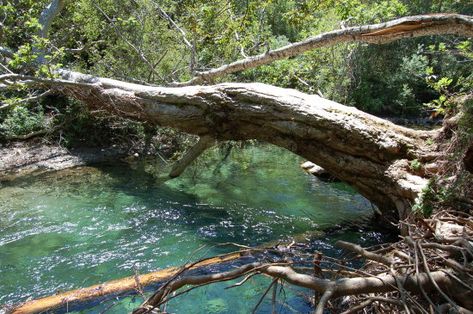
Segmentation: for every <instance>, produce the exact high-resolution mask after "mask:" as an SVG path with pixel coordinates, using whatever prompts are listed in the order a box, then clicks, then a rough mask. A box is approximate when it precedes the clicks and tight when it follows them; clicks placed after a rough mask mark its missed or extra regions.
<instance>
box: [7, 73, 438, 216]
mask: <svg viewBox="0 0 473 314" xmlns="http://www.w3.org/2000/svg"><path fill="white" fill-rule="evenodd" d="M62 76H63V80H53V79H40V78H34V80H33V79H31V81H30V84H34V85H36V86H38V85H39V86H43V87H48V88H51V89H52V90H53V91H55V92H57V93H61V94H64V95H67V96H71V97H74V98H77V99H79V100H81V101H83V102H84V103H86V104H87V105H88V106H89V107H90V109H101V110H107V111H109V112H110V113H112V114H116V115H120V116H126V117H130V118H133V119H137V120H141V121H146V122H149V123H151V124H156V125H160V126H167V127H172V128H176V129H179V130H181V131H184V132H187V133H191V134H196V135H199V136H201V137H203V136H205V137H206V141H208V138H213V139H216V140H249V139H257V140H261V141H264V142H268V143H271V144H274V145H277V146H280V147H284V148H286V149H288V150H290V151H292V152H294V153H295V154H298V155H300V156H302V157H303V158H305V159H307V160H310V161H312V162H314V163H316V164H317V165H320V166H321V167H323V168H324V169H326V170H327V171H328V172H330V173H333V174H334V175H336V176H337V177H338V178H339V179H341V180H343V181H345V182H347V183H349V184H351V185H352V186H353V187H355V188H356V189H357V190H358V191H359V192H360V193H361V194H362V195H364V196H365V197H366V198H368V199H369V200H370V201H372V202H373V203H374V204H376V205H377V206H378V207H379V208H380V209H381V210H383V211H386V210H394V209H397V210H398V213H399V215H400V216H401V217H404V216H405V215H406V214H407V213H406V209H408V208H409V207H410V205H411V204H412V203H413V202H414V200H415V198H416V197H417V195H418V193H419V192H421V190H422V189H423V188H424V187H425V186H426V184H427V178H426V177H423V176H420V175H418V174H416V173H414V171H413V170H412V169H411V167H410V163H411V161H413V160H418V161H419V162H421V163H428V162H429V161H431V160H432V159H433V158H435V157H436V153H435V152H434V151H433V147H432V145H430V146H429V145H427V144H426V140H427V139H431V138H432V137H434V136H436V134H437V132H436V131H417V130H412V129H409V128H405V127H401V126H397V125H395V124H393V123H390V122H388V121H385V120H383V119H380V118H377V117H375V116H372V115H370V114H367V113H364V112H362V111H360V110H357V109H355V108H353V107H347V106H344V105H341V104H338V103H335V102H333V101H330V100H327V99H324V98H321V97H319V96H316V95H308V94H304V93H301V92H298V91H296V90H292V89H284V88H279V87H274V86H270V85H265V84H260V83H250V84H240V83H226V84H220V85H214V86H189V87H149V86H142V85H137V84H131V83H126V82H122V81H116V80H111V79H107V78H97V77H90V76H87V75H84V74H80V73H77V72H66V71H63V72H62ZM10 79H14V76H13V75H10ZM27 79H28V78H26V77H24V76H22V80H23V81H26V82H28V80H27Z"/></svg>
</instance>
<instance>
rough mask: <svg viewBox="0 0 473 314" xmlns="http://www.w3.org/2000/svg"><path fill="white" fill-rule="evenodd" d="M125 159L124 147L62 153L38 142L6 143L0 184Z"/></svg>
mask: <svg viewBox="0 0 473 314" xmlns="http://www.w3.org/2000/svg"><path fill="white" fill-rule="evenodd" d="M127 156H129V153H128V149H126V148H124V147H118V146H112V147H105V148H99V147H78V148H73V149H70V150H69V149H66V148H64V147H61V146H59V145H57V144H51V143H45V142H43V141H42V140H34V141H28V142H14V143H9V144H6V145H4V146H2V147H1V148H0V182H2V181H11V180H14V179H15V178H19V177H23V176H27V175H38V174H43V173H45V172H51V171H59V170H64V169H68V168H72V167H77V166H84V165H88V164H94V163H100V162H105V161H110V160H119V159H120V158H125V157H127Z"/></svg>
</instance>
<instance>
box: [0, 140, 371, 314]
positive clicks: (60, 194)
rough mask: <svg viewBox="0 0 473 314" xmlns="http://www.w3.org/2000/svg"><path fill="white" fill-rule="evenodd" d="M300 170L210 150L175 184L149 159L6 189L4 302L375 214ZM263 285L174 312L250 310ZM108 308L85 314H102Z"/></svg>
mask: <svg viewBox="0 0 473 314" xmlns="http://www.w3.org/2000/svg"><path fill="white" fill-rule="evenodd" d="M301 162H302V160H301V159H300V158H299V157H297V156H295V155H293V154H291V153H289V152H287V151H285V150H282V149H279V148H276V147H272V146H250V147H247V148H244V149H239V150H233V151H232V153H231V154H230V156H229V157H228V158H227V159H226V160H225V161H221V155H219V154H217V153H216V152H210V153H209V154H207V156H205V158H202V159H201V160H200V161H199V162H198V163H197V164H196V165H195V166H194V167H192V168H190V169H188V171H186V173H185V174H184V175H183V176H182V177H181V178H178V179H175V180H171V181H166V182H163V181H162V180H159V179H157V175H158V176H159V174H160V173H163V171H164V169H165V166H164V165H162V164H160V163H158V162H153V163H150V162H147V163H146V164H145V163H134V164H128V163H116V164H112V165H102V166H98V167H83V168H77V169H73V170H66V171H61V172H58V173H53V174H47V175H42V176H38V177H34V178H29V179H25V180H17V181H15V182H12V183H7V184H3V185H1V186H0V304H12V303H15V302H20V301H24V300H26V299H28V298H37V297H40V296H45V295H50V294H54V293H56V292H58V291H63V290H69V289H73V288H78V287H84V286H89V285H92V284H96V283H99V282H103V281H107V280H111V279H115V278H121V277H125V276H129V275H133V274H134V273H135V271H137V272H140V273H144V272H148V271H152V270H156V269H159V268H165V267H168V266H174V265H180V264H183V263H185V262H187V261H188V260H189V259H191V260H195V259H197V258H200V257H203V256H209V255H215V254H219V253H223V252H225V251H229V250H231V249H232V248H229V247H215V246H214V245H216V244H218V243H222V242H236V243H240V244H245V245H259V244H264V243H267V242H271V241H278V240H287V239H291V238H293V237H295V238H296V239H297V240H301V239H304V238H307V239H310V238H313V237H314V236H316V235H319V234H320V231H321V230H323V229H325V228H328V227H333V226H336V225H338V224H342V223H345V222H353V221H355V222H360V223H361V222H362V221H364V220H365V219H366V218H367V217H368V216H369V215H370V214H371V208H370V205H369V203H368V202H367V201H366V200H365V199H363V198H362V197H361V196H359V195H357V194H355V193H354V192H353V191H352V190H351V189H350V188H349V187H347V186H346V185H344V184H340V183H337V184H335V183H332V184H328V183H323V182H320V181H319V180H318V179H316V178H315V177H312V176H309V175H306V174H305V173H303V171H301V170H300V168H299V164H300V163H301ZM351 236H352V237H358V236H360V234H356V233H355V234H353V235H351ZM319 244H320V245H323V243H322V242H320V243H319ZM202 247H204V249H201V250H200V251H198V252H197V253H195V251H196V250H197V249H199V248H202ZM266 286H267V283H266V282H265V281H264V280H262V281H261V280H256V281H255V282H253V283H252V286H251V287H250V288H244V289H230V290H225V291H223V289H222V287H221V286H220V287H219V286H215V287H212V288H206V289H201V290H197V291H196V292H194V293H193V294H191V297H190V298H188V299H186V300H188V301H187V302H175V303H173V304H171V305H173V308H172V312H175V313H186V312H187V313H212V312H214V313H246V312H248V311H250V310H251V309H249V308H251V305H250V304H253V305H254V304H256V302H257V300H258V298H259V295H260V293H258V292H261V291H262V290H264V289H265V288H266ZM289 298H293V299H294V298H295V297H289ZM189 300H191V301H189ZM139 301H140V300H134V299H132V298H128V299H125V300H122V301H120V302H119V303H117V304H115V303H112V305H113V304H115V305H114V307H113V308H112V309H111V310H110V312H111V313H126V312H127V311H128V310H129V309H130V308H133V306H136V303H137V302H139ZM291 302H292V305H293V307H294V308H295V309H297V311H301V312H303V311H305V310H307V305H304V302H303V301H301V300H295V299H294V300H292V301H291ZM106 306H108V305H107V304H105V305H101V306H99V307H96V308H92V309H88V310H84V311H83V312H84V313H100V311H101V310H103V309H104V307H106ZM196 308H198V309H199V310H198V311H195V309H196ZM266 309H267V308H266ZM262 311H263V312H264V307H263V310H262ZM287 311H289V310H287ZM0 312H1V310H0ZM289 312H291V311H289Z"/></svg>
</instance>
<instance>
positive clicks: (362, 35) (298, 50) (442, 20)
mask: <svg viewBox="0 0 473 314" xmlns="http://www.w3.org/2000/svg"><path fill="white" fill-rule="evenodd" d="M440 34H442V35H445V34H456V35H461V36H466V37H471V36H473V20H472V18H471V17H470V16H466V15H460V14H429V15H418V16H407V17H403V18H400V19H396V20H393V21H390V22H386V23H380V24H373V25H365V26H355V27H349V28H345V29H340V30H335V31H331V32H327V33H323V34H320V35H317V36H314V37H311V38H309V39H306V40H304V41H300V42H297V43H293V44H289V45H287V46H284V47H281V48H279V49H275V50H270V51H268V52H266V53H264V54H260V55H257V56H252V57H248V58H245V59H242V60H238V61H235V62H233V63H230V64H226V65H222V66H220V67H218V68H215V69H211V70H208V71H205V72H200V73H198V74H197V75H196V76H195V77H194V78H192V79H191V80H189V81H187V82H184V83H175V85H176V86H190V85H195V84H202V83H204V82H211V81H213V80H215V79H216V78H218V77H221V76H224V75H227V74H231V73H235V72H239V71H243V70H247V69H251V68H255V67H257V66H260V65H264V64H269V63H271V62H274V61H276V60H281V59H287V58H290V57H294V56H297V55H300V54H302V53H304V52H306V51H309V50H313V49H316V48H320V47H325V46H333V45H335V44H338V43H346V42H367V43H375V44H385V43H388V42H392V41H395V40H399V39H401V38H411V37H420V36H429V35H440Z"/></svg>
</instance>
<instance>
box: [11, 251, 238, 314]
mask: <svg viewBox="0 0 473 314" xmlns="http://www.w3.org/2000/svg"><path fill="white" fill-rule="evenodd" d="M240 257H241V253H230V254H226V255H221V256H217V257H212V258H209V259H204V260H202V261H200V262H197V263H195V264H193V265H192V266H190V267H189V268H188V270H198V269H202V268H204V267H208V266H212V265H218V264H221V263H225V262H231V261H235V260H237V259H238V258H240ZM181 269H182V268H179V267H171V268H166V269H163V270H158V271H155V272H152V273H148V274H143V275H137V276H130V277H126V278H122V279H117V280H112V281H108V282H105V283H102V284H98V285H94V286H91V287H87V288H82V289H77V290H72V291H67V292H63V293H59V294H57V295H53V296H48V297H44V298H40V299H36V300H31V301H28V302H25V303H22V304H19V305H16V306H13V307H12V308H11V309H9V310H8V311H7V313H8V314H33V313H43V312H46V311H52V310H56V311H57V310H59V309H67V310H73V309H74V308H81V307H83V306H84V305H86V304H87V303H88V302H92V301H94V300H97V299H100V298H101V297H110V296H120V295H125V294H136V293H139V292H140V291H141V290H142V289H143V288H146V287H147V286H151V285H156V284H158V283H160V282H163V281H165V280H167V279H169V278H172V277H173V276H174V275H176V274H177V273H179V272H180V271H181Z"/></svg>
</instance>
